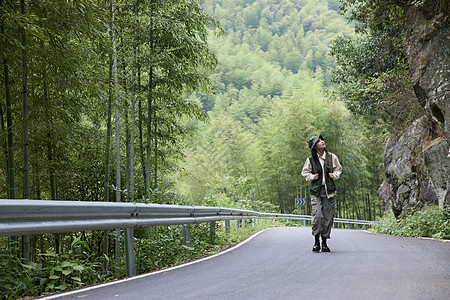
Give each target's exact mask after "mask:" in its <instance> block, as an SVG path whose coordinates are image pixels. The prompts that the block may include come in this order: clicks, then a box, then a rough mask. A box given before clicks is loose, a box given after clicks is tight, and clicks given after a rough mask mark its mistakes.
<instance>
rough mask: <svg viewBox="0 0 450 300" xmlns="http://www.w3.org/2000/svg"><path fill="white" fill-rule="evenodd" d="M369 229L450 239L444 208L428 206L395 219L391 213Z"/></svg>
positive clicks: (379, 231) (410, 235) (448, 221)
mask: <svg viewBox="0 0 450 300" xmlns="http://www.w3.org/2000/svg"><path fill="white" fill-rule="evenodd" d="M371 231H373V232H377V233H385V234H392V235H398V236H408V237H419V236H420V237H433V238H439V239H450V220H449V218H448V216H446V215H445V214H444V210H443V209H441V208H439V207H437V206H428V207H427V208H425V209H423V210H419V211H412V212H411V213H410V214H409V215H407V216H403V217H400V218H398V219H396V218H395V217H394V216H393V215H392V214H390V215H388V216H385V217H383V218H382V219H381V222H380V223H379V224H375V225H373V226H372V228H371Z"/></svg>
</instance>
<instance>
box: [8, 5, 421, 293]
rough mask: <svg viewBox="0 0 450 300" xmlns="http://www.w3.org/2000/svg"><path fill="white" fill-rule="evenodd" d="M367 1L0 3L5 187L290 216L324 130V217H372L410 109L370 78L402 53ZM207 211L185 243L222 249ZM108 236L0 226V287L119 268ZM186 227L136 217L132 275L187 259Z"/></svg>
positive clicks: (39, 286)
mask: <svg viewBox="0 0 450 300" xmlns="http://www.w3.org/2000/svg"><path fill="white" fill-rule="evenodd" d="M354 2H358V3H365V4H367V5H366V6H364V5H361V6H358V5H356V6H355V7H353V6H352V5H353V3H354ZM385 2H386V1H382V0H377V1H373V3H374V4H373V5H374V6H375V5H381V6H382V5H385ZM369 3H372V2H371V1H363V0H360V1H339V0H282V1H279V0H170V1H162V0H76V1H75V0H34V1H29V0H0V26H1V33H0V54H1V62H2V64H1V65H2V71H1V72H0V82H1V86H0V126H1V127H0V139H1V142H0V145H1V150H2V151H1V153H2V155H1V156H2V159H1V160H0V172H1V176H2V178H4V180H1V181H0V197H1V199H17V201H19V199H36V200H66V201H102V202H141V203H157V204H173V205H196V206H215V207H227V208H239V209H247V210H252V211H258V212H267V213H283V214H299V207H298V206H296V205H295V204H294V199H295V198H306V199H309V198H310V192H309V182H306V181H305V179H304V178H303V177H302V175H301V171H302V167H303V165H304V163H305V160H306V159H307V158H308V157H309V156H310V155H311V150H310V149H309V148H308V140H309V138H310V137H311V136H313V135H319V134H320V135H322V136H323V137H324V139H325V141H326V146H327V149H328V150H329V151H331V152H332V153H334V154H336V155H337V156H338V157H339V161H340V163H341V164H342V166H343V172H342V175H341V178H340V179H339V180H338V181H336V185H337V190H338V193H337V194H336V197H335V201H336V207H335V217H339V218H348V219H357V220H377V219H379V218H380V217H382V216H383V215H384V214H385V213H386V211H388V210H389V208H388V207H385V204H383V203H382V202H381V201H380V200H379V197H378V188H379V186H380V185H381V183H382V182H383V180H384V168H383V155H384V153H383V149H384V146H385V144H386V141H387V139H388V137H389V135H390V134H391V133H392V132H394V131H395V128H398V127H399V126H403V125H404V124H405V123H407V121H408V120H407V119H408V116H406V114H407V113H408V112H410V113H411V114H412V113H416V110H414V109H411V110H408V111H402V113H398V114H397V113H395V111H398V107H394V106H389V105H390V104H389V103H386V102H383V103H381V102H377V101H375V100H374V99H378V98H377V96H376V95H379V94H377V92H380V89H383V85H382V83H381V82H380V81H378V82H373V81H372V82H371V84H367V83H368V82H369V81H370V80H371V79H370V78H373V77H371V76H372V75H373V74H375V73H376V72H378V73H380V72H381V73H382V72H387V70H391V69H395V68H394V67H393V66H400V67H398V68H397V69H396V70H399V71H398V74H399V75H398V76H400V77H399V78H400V79H399V80H401V76H402V74H403V75H404V74H405V73H404V72H405V71H404V70H405V68H402V67H401V66H402V65H403V66H404V65H405V64H406V63H405V60H404V59H403V58H402V55H401V53H400V52H401V51H400V50H399V51H397V50H396V49H399V47H400V46H399V43H397V42H398V40H397V41H395V40H394V41H393V42H392V45H393V46H392V47H393V48H392V49H391V50H390V52H389V53H388V54H387V53H383V52H382V51H383V49H385V48H383V47H382V46H383V45H385V42H386V41H387V40H388V39H390V38H391V37H392V36H386V37H383V35H382V34H380V35H377V34H376V33H377V31H373V32H372V31H370V30H369V29H367V28H365V25H364V23H363V22H362V21H361V19H358V16H361V15H363V14H364V13H365V11H364V9H365V8H367V7H370V5H369ZM358 9H359V11H358ZM372 22H375V21H373V20H372ZM394 25H395V24H394ZM394 25H392V26H394ZM391 28H393V27H391ZM372 33H373V34H372ZM361 36H362V38H361ZM380 45H381V46H380ZM396 51H397V52H396ZM385 54H386V55H385ZM356 57H357V58H356ZM380 57H383V59H382V60H378V59H379V58H380ZM380 61H383V63H384V65H382V66H381V67H380ZM402 72H403V73H402ZM378 73H377V74H378ZM385 74H387V73H385ZM380 93H381V92H380ZM369 94H370V95H372V96H371V97H365V96H367V95H369ZM384 99H386V97H384ZM391 104H392V103H391ZM402 114H405V116H404V115H402ZM302 209H303V211H302V212H301V213H302V214H306V215H310V214H311V203H310V202H309V201H308V203H307V205H306V206H305V207H304V208H302ZM208 226H209V225H205V224H196V225H195V226H193V227H192V228H191V240H192V244H195V245H193V246H192V247H191V248H189V250H190V251H191V252H190V255H191V256H192V257H201V256H203V255H207V254H208V253H211V251H214V250H217V249H216V248H217V247H219V246H220V247H224V245H219V246H218V245H217V243H216V245H211V244H209V242H208V236H207V232H208V230H207V229H208ZM336 226H340V225H336ZM205 232H206V233H205ZM116 234H117V232H114V231H109V230H104V231H83V232H75V233H49V234H39V235H31V236H29V237H27V238H26V237H11V238H0V263H1V266H2V268H1V270H0V288H1V292H0V297H1V298H2V299H3V298H6V299H16V298H19V297H23V296H26V295H31V296H38V295H41V294H43V293H48V292H55V291H61V290H66V289H71V288H75V287H79V286H85V285H90V284H94V283H99V282H105V281H108V280H111V279H112V278H114V277H121V276H122V277H123V276H124V272H125V271H124V269H123V266H121V262H120V260H121V257H122V259H123V255H124V254H123V253H121V252H120V251H118V248H120V246H119V243H120V239H117V236H116ZM119 234H121V233H119ZM122 234H123V232H122ZM182 234H183V233H182V227H180V226H160V227H156V226H155V227H149V228H136V229H135V231H134V237H133V238H134V240H135V247H136V256H139V262H138V264H137V267H136V269H137V273H144V272H149V271H152V270H157V269H160V268H163V267H165V266H170V265H174V264H177V263H180V262H182V261H184V260H185V259H186V254H185V252H186V246H184V245H183V241H182ZM219 235H220V234H219ZM27 239H29V240H27ZM224 239H226V238H225V237H224ZM228 242H230V241H228ZM231 242H236V241H231ZM24 243H29V256H28V257H27V258H26V260H25V262H23V261H21V259H22V257H23V254H24V253H23V251H24V250H23V244H24ZM219 244H220V242H219ZM62 263H65V264H63V265H65V266H66V267H67V270H69V271H66V272H65V273H64V272H63V271H64V270H63V269H61V268H60V267H59V266H61V264H62ZM18 266H19V267H18ZM8 270H9V271H8ZM69 274H71V275H69ZM74 274H77V275H74ZM70 276H71V277H70ZM25 278H26V279H25Z"/></svg>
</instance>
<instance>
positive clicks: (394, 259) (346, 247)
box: [46, 227, 450, 300]
mask: <svg viewBox="0 0 450 300" xmlns="http://www.w3.org/2000/svg"><path fill="white" fill-rule="evenodd" d="M312 245H313V237H312V236H311V229H310V228H305V227H303V228H275V229H269V230H267V231H264V232H262V233H260V234H258V235H257V236H256V237H254V238H252V239H251V240H249V241H248V242H246V243H245V244H243V245H241V246H240V247H238V248H236V249H234V250H232V251H228V252H226V253H224V254H222V255H219V256H217V257H214V258H212V259H209V260H205V261H202V262H199V263H195V264H191V265H189V266H185V267H182V268H178V269H174V270H168V271H165V272H160V273H157V274H153V275H147V276H146V277H141V278H137V279H133V280H127V281H122V282H119V283H116V284H113V285H108V286H103V287H98V288H95V289H91V290H87V291H85V290H84V291H83V290H82V291H79V292H78V293H77V294H70V295H61V296H60V297H59V298H52V299H89V300H90V299H96V300H97V299H108V300H110V299H278V300H281V299H314V300H316V299H382V300H386V299H445V300H448V299H450V242H442V241H436V240H425V239H416V238H399V237H391V236H382V235H376V234H370V233H367V232H364V231H359V230H346V229H333V232H332V239H331V240H330V241H329V246H330V248H331V251H332V252H330V253H313V252H312V251H311V248H312ZM46 299H50V298H49V297H47V298H46Z"/></svg>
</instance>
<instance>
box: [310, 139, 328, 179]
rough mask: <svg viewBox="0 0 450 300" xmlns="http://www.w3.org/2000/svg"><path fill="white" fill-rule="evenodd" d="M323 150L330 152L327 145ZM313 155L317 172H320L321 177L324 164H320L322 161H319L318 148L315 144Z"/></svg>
mask: <svg viewBox="0 0 450 300" xmlns="http://www.w3.org/2000/svg"><path fill="white" fill-rule="evenodd" d="M323 152H324V153H328V150H327V148H326V147H325V148H324V149H323ZM311 156H312V158H313V160H314V164H315V167H316V170H315V171H316V173H319V178H320V177H322V173H323V171H322V165H321V164H320V161H319V155H318V154H317V150H316V147H315V146H314V148H312V150H311Z"/></svg>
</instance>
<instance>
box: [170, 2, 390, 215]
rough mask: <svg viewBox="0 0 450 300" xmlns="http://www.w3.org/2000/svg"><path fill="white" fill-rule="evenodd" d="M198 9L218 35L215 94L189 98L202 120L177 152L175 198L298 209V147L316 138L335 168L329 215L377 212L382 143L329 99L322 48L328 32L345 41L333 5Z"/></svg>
mask: <svg viewBox="0 0 450 300" xmlns="http://www.w3.org/2000/svg"><path fill="white" fill-rule="evenodd" d="M204 7H205V10H206V11H207V12H208V13H210V14H211V15H212V16H214V17H215V18H217V19H218V21H219V22H220V24H221V25H222V26H223V27H224V29H225V31H226V36H225V37H211V38H210V45H211V47H212V49H214V51H215V52H216V53H217V57H218V61H219V64H218V66H217V67H216V69H215V71H216V72H215V74H214V80H213V81H214V84H215V87H216V94H195V95H193V96H192V98H193V99H195V100H194V101H197V102H198V103H201V104H202V106H203V108H204V109H205V110H206V111H208V115H209V118H210V119H209V122H208V123H207V124H202V125H200V131H199V135H198V139H197V140H194V141H193V142H192V145H191V146H190V147H189V148H188V149H187V150H186V151H185V155H186V158H185V160H184V162H183V163H182V165H181V167H182V169H183V172H182V173H178V174H177V178H176V191H177V193H179V194H181V196H182V199H184V201H186V202H187V203H195V204H207V205H220V206H240V207H242V206H243V207H246V208H248V209H255V210H264V209H271V210H275V211H282V212H286V213H291V212H295V210H297V211H298V208H295V207H294V198H296V197H297V196H300V195H303V196H306V195H307V194H308V193H309V191H308V188H307V186H308V185H307V184H306V182H305V181H304V179H303V178H302V177H301V175H300V171H301V168H302V166H303V163H304V162H305V159H306V158H307V157H308V156H309V155H310V152H309V149H308V146H307V141H308V139H309V137H310V136H311V135H316V134H319V133H320V134H322V135H323V136H324V137H325V139H326V143H327V147H328V148H329V150H331V151H332V152H334V153H336V154H337V155H338V156H339V158H340V160H341V162H342V164H343V166H344V174H343V176H342V179H341V180H340V181H339V182H338V184H339V191H340V192H339V194H338V196H337V211H338V215H339V216H346V217H352V218H353V217H354V218H374V216H375V214H380V206H379V202H378V199H377V194H376V193H377V192H376V191H377V187H378V185H379V184H380V179H381V176H382V170H381V162H382V145H383V142H384V139H385V137H384V136H383V135H377V136H373V133H372V132H374V131H371V130H369V127H368V125H367V124H365V123H364V122H363V121H361V120H358V119H356V118H355V117H354V116H353V115H352V114H350V113H349V111H348V110H347V109H346V108H345V106H344V105H343V103H341V102H339V101H334V100H333V88H334V85H333V83H332V79H333V70H334V69H335V65H334V58H333V57H332V56H331V55H330V53H329V52H330V46H331V44H332V42H333V41H334V40H335V39H336V38H337V37H338V35H346V36H349V35H352V34H353V25H350V24H347V22H346V20H345V19H344V17H343V16H341V15H340V14H339V12H338V1H315V0H302V1H294V0H290V1H270V0H257V1H233V0H231V1H212V0H211V1H205V2H204ZM327 89H328V92H327V93H328V94H327V93H326V92H325V91H326V90H327ZM269 204H270V205H269ZM369 208H370V209H369ZM303 212H305V211H303ZM308 212H310V210H309V208H308Z"/></svg>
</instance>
